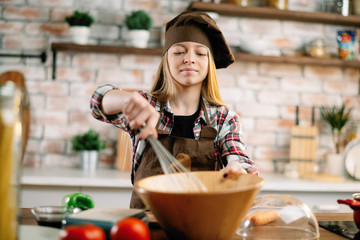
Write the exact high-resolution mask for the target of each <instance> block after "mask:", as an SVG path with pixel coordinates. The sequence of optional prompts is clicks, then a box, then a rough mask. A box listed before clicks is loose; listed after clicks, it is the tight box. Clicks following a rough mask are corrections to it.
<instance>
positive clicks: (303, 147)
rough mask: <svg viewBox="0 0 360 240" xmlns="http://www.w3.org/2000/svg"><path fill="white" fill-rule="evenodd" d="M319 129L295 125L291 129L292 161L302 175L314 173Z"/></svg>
mask: <svg viewBox="0 0 360 240" xmlns="http://www.w3.org/2000/svg"><path fill="white" fill-rule="evenodd" d="M317 138H318V129H317V127H315V126H309V127H303V126H294V127H292V129H291V140H290V163H291V164H295V165H297V167H298V173H299V176H300V177H303V178H304V177H307V176H308V175H312V174H313V173H314V172H313V170H314V168H315V165H316V149H317Z"/></svg>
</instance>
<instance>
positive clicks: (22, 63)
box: [0, 0, 360, 171]
mask: <svg viewBox="0 0 360 240" xmlns="http://www.w3.org/2000/svg"><path fill="white" fill-rule="evenodd" d="M189 3H190V1H181V0H175V1H174V0H171V1H170V0H162V1H155V0H153V1H145V0H137V1H134V0H108V1H85V0H84V1H80V0H79V1H70V0H66V1H60V0H41V1H36V0H28V1H25V0H12V1H11V0H8V1H2V2H0V52H1V53H18V52H20V51H22V52H30V53H40V52H41V51H44V50H45V51H46V52H47V53H48V60H47V62H46V63H45V64H42V63H41V62H40V61H39V60H38V59H17V58H0V73H2V72H5V71H9V70H17V71H20V72H22V73H23V74H24V75H25V78H26V84H27V87H28V89H29V93H30V99H31V106H32V109H31V114H32V119H31V120H32V121H31V133H30V139H29V144H28V148H27V153H26V157H25V164H26V165H27V166H34V167H39V166H69V167H75V166H77V165H78V163H79V162H78V158H77V156H76V155H74V154H73V153H72V152H71V145H70V141H69V140H70V138H71V137H72V136H73V135H74V134H78V133H83V132H85V131H87V130H88V129H89V128H95V129H96V130H98V131H99V132H100V134H101V137H102V138H104V139H106V140H107V142H108V148H107V149H106V150H105V151H103V155H102V156H103V158H102V160H103V163H104V164H105V163H106V165H110V166H111V165H112V161H113V159H114V154H115V153H114V146H115V141H116V137H117V131H116V129H115V128H114V127H112V126H110V125H107V124H104V123H101V122H99V121H96V120H94V119H93V118H92V117H91V116H90V113H89V99H90V96H91V94H92V92H93V90H94V89H95V88H96V86H98V85H100V84H103V83H112V84H115V85H117V86H120V87H122V88H132V89H141V88H142V89H147V88H149V87H150V86H151V82H152V80H153V76H154V74H155V72H156V70H157V67H158V64H159V62H160V57H159V56H153V57H152V56H135V55H112V54H94V53H89V54H85V53H67V52H60V53H59V54H58V58H57V77H56V79H55V80H52V79H51V71H52V68H51V64H52V59H51V51H50V50H49V48H50V44H51V42H56V41H69V39H70V38H69V27H68V26H67V24H66V23H65V22H64V21H63V19H64V17H65V16H66V15H68V14H69V13H71V12H72V11H73V10H74V9H77V8H79V6H80V7H84V6H85V7H86V8H87V9H89V10H90V11H91V13H93V15H94V16H95V23H94V25H93V26H92V29H91V39H90V42H91V43H94V44H95V43H99V44H119V45H124V44H125V38H126V29H125V28H124V27H123V21H124V17H125V14H126V13H128V12H129V11H131V10H134V9H139V8H142V9H145V10H149V11H150V10H151V15H152V17H153V18H154V25H153V28H152V30H151V32H152V37H151V41H150V46H156V45H158V44H159V41H160V30H161V26H162V24H163V23H164V22H165V21H167V20H169V19H171V18H172V17H173V16H175V15H176V14H178V13H179V12H181V11H182V10H184V9H186V7H187V6H188V5H189ZM304 3H305V2H304V1H299V2H296V1H295V2H292V7H293V8H294V9H295V10H296V8H298V9H303V10H304V9H305V10H312V9H311V8H313V7H314V2H313V1H307V2H306V4H307V5H306V6H304ZM81 4H82V5H81ZM218 23H219V25H220V27H221V29H222V30H223V32H224V34H225V36H226V38H227V39H228V42H229V43H230V44H231V45H234V46H237V45H239V39H240V38H243V37H245V38H249V39H251V38H253V39H256V38H260V37H267V38H270V39H271V41H273V43H274V44H276V46H277V47H280V48H281V49H283V50H287V49H295V48H297V47H299V46H301V45H303V44H304V43H305V42H306V41H307V40H309V39H312V38H315V37H320V38H324V39H325V40H326V43H327V50H328V52H331V53H336V41H335V39H334V34H335V33H336V30H338V29H342V28H341V27H339V26H328V25H323V24H310V23H298V22H291V21H277V20H262V19H246V18H235V17H226V16H220V18H219V20H218ZM218 74H219V85H220V88H221V93H222V95H223V98H224V100H225V102H226V103H227V104H228V105H229V106H230V107H231V108H233V109H234V110H235V111H237V112H238V113H239V114H240V116H241V118H242V121H243V128H244V132H245V141H246V143H247V145H248V150H249V155H250V156H251V157H252V158H253V159H254V160H255V162H257V164H258V166H259V168H260V170H261V171H270V170H271V169H272V159H279V158H284V159H285V158H287V157H288V154H289V141H290V134H289V130H290V128H291V126H293V125H294V115H295V114H294V112H295V106H296V105H300V106H301V107H302V108H301V109H300V116H301V120H302V123H304V121H307V122H309V119H310V115H311V107H312V106H313V105H315V106H320V105H327V104H334V103H339V102H341V101H344V100H346V101H349V103H350V104H351V105H352V106H354V114H353V116H354V117H355V118H356V119H359V118H360V114H359V105H360V98H359V94H358V88H359V86H358V84H359V82H358V81H359V70H358V69H352V68H340V67H318V66H308V65H306V66H302V65H295V64H270V63H255V62H243V61H241V60H238V61H237V62H236V63H234V64H233V65H232V66H230V67H229V68H228V69H225V70H219V71H218ZM318 117H319V116H318V113H317V119H318ZM319 126H320V127H321V137H320V148H319V155H320V158H323V154H324V153H326V151H327V150H328V149H329V148H330V147H331V142H330V141H331V138H330V136H329V134H328V132H327V131H326V129H325V128H324V127H323V126H322V125H321V124H319Z"/></svg>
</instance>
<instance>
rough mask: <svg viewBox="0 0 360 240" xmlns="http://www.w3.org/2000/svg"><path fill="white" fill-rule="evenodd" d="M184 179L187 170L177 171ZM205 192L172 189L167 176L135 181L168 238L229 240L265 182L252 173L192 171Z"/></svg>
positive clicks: (137, 189) (139, 192)
mask: <svg viewBox="0 0 360 240" xmlns="http://www.w3.org/2000/svg"><path fill="white" fill-rule="evenodd" d="M178 174H179V176H180V177H183V178H184V181H186V173H178ZM193 174H195V175H196V176H197V177H198V178H199V179H200V180H201V181H202V182H203V183H204V185H205V186H206V188H207V191H206V192H186V191H175V190H174V189H173V188H172V187H171V185H169V184H168V182H169V176H168V175H157V176H152V177H147V178H144V179H141V180H140V181H138V182H136V184H135V190H136V191H137V193H138V194H139V195H140V197H141V198H142V200H143V201H144V203H145V205H146V206H147V207H148V208H149V209H150V210H151V212H152V213H153V214H154V216H155V217H156V219H157V220H158V222H159V224H160V225H161V226H162V228H163V229H164V230H165V232H166V233H167V235H168V236H169V237H170V238H171V239H198V240H202V239H204V240H205V239H206V240H209V239H222V240H227V239H231V238H232V237H233V236H234V234H235V231H236V229H237V227H238V226H239V225H240V223H241V220H242V219H243V217H244V215H245V214H246V212H247V211H248V210H249V208H250V207H251V205H252V204H253V200H254V199H255V197H256V196H257V194H258V192H259V191H260V189H261V187H262V185H263V184H264V181H263V179H262V178H260V177H259V176H256V175H251V174H242V175H240V176H239V177H238V178H237V179H226V180H225V181H224V179H223V173H222V172H219V171H201V172H193Z"/></svg>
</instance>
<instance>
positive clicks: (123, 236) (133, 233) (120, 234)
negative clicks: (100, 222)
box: [110, 217, 150, 240]
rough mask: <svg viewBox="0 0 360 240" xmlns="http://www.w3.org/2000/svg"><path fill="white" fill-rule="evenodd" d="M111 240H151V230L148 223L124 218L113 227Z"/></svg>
mask: <svg viewBox="0 0 360 240" xmlns="http://www.w3.org/2000/svg"><path fill="white" fill-rule="evenodd" d="M110 238H111V240H150V230H149V228H148V226H147V225H146V223H144V222H143V221H142V220H140V219H138V218H132V217H128V218H124V219H122V220H120V221H118V222H117V223H115V224H114V226H112V228H111V230H110Z"/></svg>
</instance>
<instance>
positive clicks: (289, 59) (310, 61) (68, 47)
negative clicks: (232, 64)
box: [51, 43, 360, 79]
mask: <svg viewBox="0 0 360 240" xmlns="http://www.w3.org/2000/svg"><path fill="white" fill-rule="evenodd" d="M51 50H52V51H53V62H52V79H55V78H56V56H57V55H56V54H57V52H58V51H69V52H85V53H106V54H136V55H150V56H156V55H157V56H161V55H162V51H163V50H162V48H160V47H159V48H133V47H124V46H109V45H78V44H73V43H52V44H51ZM233 52H234V54H235V58H236V60H237V61H252V62H269V63H289V64H299V65H317V66H333V67H348V68H360V61H355V60H354V61H344V60H341V59H337V58H312V57H303V56H301V57H299V56H261V55H253V54H248V53H243V52H239V51H238V50H236V49H233Z"/></svg>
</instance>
